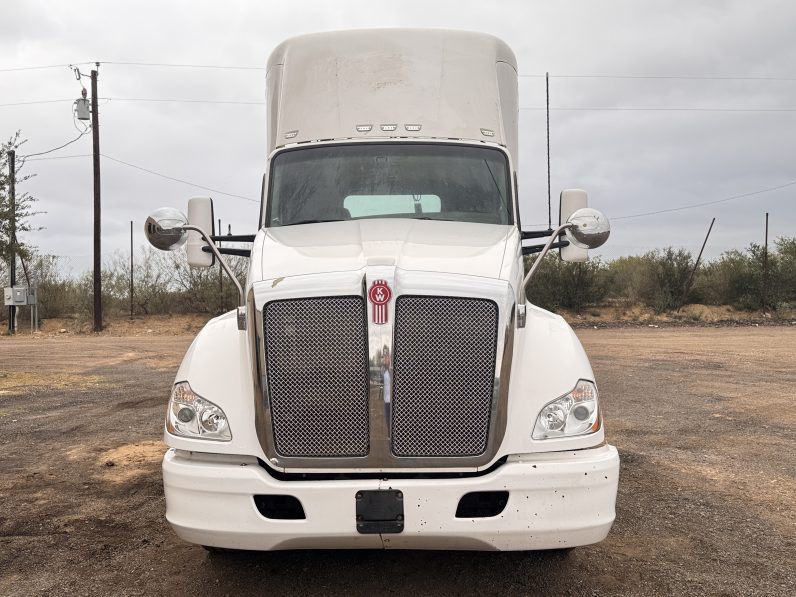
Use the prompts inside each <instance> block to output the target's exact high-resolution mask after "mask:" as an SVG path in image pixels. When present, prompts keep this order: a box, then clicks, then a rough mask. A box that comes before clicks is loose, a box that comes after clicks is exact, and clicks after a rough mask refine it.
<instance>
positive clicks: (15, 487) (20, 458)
mask: <svg viewBox="0 0 796 597" xmlns="http://www.w3.org/2000/svg"><path fill="white" fill-rule="evenodd" d="M578 334H579V335H580V337H581V339H582V340H583V342H584V344H585V346H586V349H587V351H588V352H589V354H590V355H591V358H592V363H593V366H594V369H595V372H596V375H597V379H598V383H599V385H600V389H601V394H602V397H603V400H604V409H605V414H606V421H607V434H608V438H609V441H610V442H611V443H613V444H615V445H617V447H618V448H619V451H620V453H621V456H622V471H621V478H620V484H619V497H618V503H617V520H616V524H615V525H614V528H613V530H612V532H611V534H610V535H609V537H608V539H606V540H605V541H604V542H602V543H600V544H598V545H593V546H589V547H583V548H577V549H575V550H573V551H571V552H569V553H568V554H563V555H562V554H560V553H547V552H537V553H475V552H410V551H408V552H395V551H391V552H383V551H367V552H350V551H340V552H330V551H326V552H277V553H252V554H235V555H208V554H207V553H206V552H205V551H204V550H203V549H202V548H200V547H196V546H192V545H189V544H186V543H183V542H181V541H180V540H179V539H177V537H176V536H175V535H174V534H173V532H172V531H171V529H170V528H169V527H168V525H167V524H166V522H165V520H164V518H163V513H164V500H163V493H162V484H161V478H160V472H159V460H160V457H161V455H162V452H163V450H164V448H163V445H162V443H161V441H160V431H161V427H162V420H163V414H164V405H165V400H166V396H167V392H168V389H169V386H170V384H171V381H172V379H173V375H174V371H175V370H176V367H177V365H178V363H179V360H180V359H181V357H182V353H183V352H184V350H185V349H186V348H187V346H188V344H189V343H190V340H191V338H190V337H189V336H171V337H108V336H99V337H93V336H69V337H47V338H31V337H29V336H28V337H25V336H19V337H16V338H0V428H1V429H2V434H0V454H2V456H0V463H2V472H3V475H2V477H0V503H2V506H3V507H2V508H1V509H0V594H2V595H34V594H41V593H46V594H70V595H109V594H112V595H160V594H172V595H190V594H213V595H215V594H219V595H241V594H265V593H270V594H317V593H325V594H339V593H347V594H349V595H360V594H362V595H365V594H380V593H394V594H404V593H415V594H435V595H459V594H473V593H480V594H560V595H610V594H619V595H660V594H689V595H788V594H791V595H792V594H796V571H795V568H794V560H796V458H794V453H795V452H796V441H795V440H796V431H794V430H795V429H796V425H795V424H796V414H795V413H796V409H794V408H793V403H794V400H795V399H796V391H794V387H796V352H794V350H793V348H794V347H796V329H793V328H783V327H760V328H754V327H751V328H732V329H709V328H687V329H683V328H677V329H651V328H650V329H600V330H593V329H586V330H579V331H578Z"/></svg>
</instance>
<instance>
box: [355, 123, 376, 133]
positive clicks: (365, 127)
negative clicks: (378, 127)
mask: <svg viewBox="0 0 796 597" xmlns="http://www.w3.org/2000/svg"><path fill="white" fill-rule="evenodd" d="M372 128H373V125H372V124H358V125H357V132H358V133H369V132H370V130H371V129H372Z"/></svg>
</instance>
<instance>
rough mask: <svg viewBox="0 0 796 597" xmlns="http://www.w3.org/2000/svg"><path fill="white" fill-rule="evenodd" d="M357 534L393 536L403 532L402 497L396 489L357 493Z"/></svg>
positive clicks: (400, 492) (401, 493)
mask: <svg viewBox="0 0 796 597" xmlns="http://www.w3.org/2000/svg"><path fill="white" fill-rule="evenodd" d="M355 501H356V515H357V532H358V533H361V534H363V535H376V534H390V533H392V534H395V533H400V532H402V531H403V530H404V495H403V492H402V491H400V490H398V489H372V490H363V491H358V492H357V493H356V496H355Z"/></svg>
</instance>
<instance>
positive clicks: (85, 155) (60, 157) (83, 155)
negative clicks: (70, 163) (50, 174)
mask: <svg viewBox="0 0 796 597" xmlns="http://www.w3.org/2000/svg"><path fill="white" fill-rule="evenodd" d="M90 157H91V154H90V153H81V154H77V155H54V156H51V157H49V158H30V159H27V160H25V161H26V162H39V161H42V160H69V159H72V158H90Z"/></svg>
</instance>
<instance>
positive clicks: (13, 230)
mask: <svg viewBox="0 0 796 597" xmlns="http://www.w3.org/2000/svg"><path fill="white" fill-rule="evenodd" d="M15 159H16V152H15V151H14V150H13V149H12V150H11V151H9V152H8V199H9V204H10V207H11V213H10V214H9V217H8V220H9V222H8V223H9V231H8V245H9V247H10V248H11V263H10V264H9V267H8V273H9V277H10V278H11V280H10V282H11V287H12V288H13V287H14V286H16V284H17V253H16V250H15V249H16V242H17V208H16V195H15V193H16V182H17V181H16V179H17V168H16V162H15ZM16 314H17V308H16V307H15V306H13V305H11V306H10V307H8V333H9V334H13V333H14V332H15V331H16V327H17V326H16V322H15V321H14V320H15V318H16Z"/></svg>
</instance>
